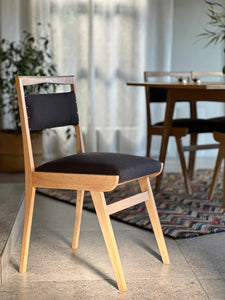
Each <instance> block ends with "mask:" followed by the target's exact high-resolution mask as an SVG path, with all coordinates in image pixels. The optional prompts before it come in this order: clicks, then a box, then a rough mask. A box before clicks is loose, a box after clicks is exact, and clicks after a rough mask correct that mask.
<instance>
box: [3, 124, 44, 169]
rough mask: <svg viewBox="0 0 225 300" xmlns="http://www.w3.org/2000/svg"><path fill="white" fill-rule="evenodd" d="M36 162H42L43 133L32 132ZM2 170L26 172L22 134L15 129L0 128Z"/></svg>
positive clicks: (38, 163) (36, 163)
mask: <svg viewBox="0 0 225 300" xmlns="http://www.w3.org/2000/svg"><path fill="white" fill-rule="evenodd" d="M31 142H32V149H33V155H34V164H35V166H38V165H40V164H41V162H42V154H43V145H42V134H41V133H39V132H32V133H31ZM0 172H7V173H8V172H24V157H23V142H22V134H16V133H15V131H14V130H4V129H3V130H0Z"/></svg>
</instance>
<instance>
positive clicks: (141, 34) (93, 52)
mask: <svg viewBox="0 0 225 300" xmlns="http://www.w3.org/2000/svg"><path fill="white" fill-rule="evenodd" d="M2 1H5V3H9V1H7V0H2ZM13 2H17V1H16V0H12V7H13ZM38 22H41V23H42V25H43V26H42V30H43V33H47V34H49V36H50V37H51V45H52V49H53V52H54V59H55V62H56V64H57V69H58V74H59V75H69V74H74V75H75V77H76V93H77V98H78V105H79V111H80V121H81V125H82V128H83V134H84V140H85V147H86V151H113V152H124V153H133V154H139V155H145V147H146V109H145V93H144V88H141V87H139V88H135V87H131V86H127V85H126V82H127V81H136V80H143V72H144V71H145V70H159V69H160V70H170V66H171V51H172V33H173V0H167V1H164V0H114V1H105V0H89V1H87V0H67V1H62V0H30V1H28V0H20V22H19V26H20V28H21V30H23V29H24V28H26V29H28V30H31V31H35V30H36V24H37V23H38ZM48 24H50V25H51V27H50V28H49V27H48V26H47V25H48ZM157 113H159V112H157ZM44 145H45V156H46V158H47V159H48V158H54V157H57V156H60V155H62V154H63V155H64V154H70V153H72V152H73V151H74V140H73V139H70V140H67V139H66V136H65V134H64V131H62V130H59V131H57V134H55V132H54V133H50V134H48V135H44ZM156 148H157V147H156ZM156 148H155V150H154V149H153V151H154V152H156V154H158V151H159V148H157V149H156Z"/></svg>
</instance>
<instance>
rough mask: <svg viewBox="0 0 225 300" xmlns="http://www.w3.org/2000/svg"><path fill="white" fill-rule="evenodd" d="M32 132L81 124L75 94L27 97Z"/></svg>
mask: <svg viewBox="0 0 225 300" xmlns="http://www.w3.org/2000/svg"><path fill="white" fill-rule="evenodd" d="M25 100H26V106H27V114H28V122H29V127H30V131H37V130H42V129H46V128H52V127H60V126H66V125H77V124H78V123H79V118H78V113H77V103H76V96H75V93H74V92H73V91H72V92H68V93H56V94H38V95H28V96H26V97H25Z"/></svg>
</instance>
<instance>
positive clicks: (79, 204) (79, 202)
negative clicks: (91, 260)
mask: <svg viewBox="0 0 225 300" xmlns="http://www.w3.org/2000/svg"><path fill="white" fill-rule="evenodd" d="M84 192H85V191H77V200H76V213H75V222H74V230H73V241H72V249H77V248H78V243H79V236H80V224H81V218H82V208H83V202H84Z"/></svg>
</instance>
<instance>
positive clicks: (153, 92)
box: [144, 71, 205, 194]
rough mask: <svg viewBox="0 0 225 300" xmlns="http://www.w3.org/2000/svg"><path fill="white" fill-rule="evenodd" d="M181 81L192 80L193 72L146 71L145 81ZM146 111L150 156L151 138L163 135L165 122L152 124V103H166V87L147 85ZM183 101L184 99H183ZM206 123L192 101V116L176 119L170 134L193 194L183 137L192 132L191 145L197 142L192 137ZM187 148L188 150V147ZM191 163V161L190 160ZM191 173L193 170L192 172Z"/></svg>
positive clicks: (183, 82) (185, 180) (187, 189)
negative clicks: (199, 116)
mask: <svg viewBox="0 0 225 300" xmlns="http://www.w3.org/2000/svg"><path fill="white" fill-rule="evenodd" d="M174 79H175V81H179V82H180V83H181V84H185V83H187V82H190V81H191V72H186V71H184V72H147V71H146V72H144V80H145V81H153V80H155V81H162V80H163V81H165V80H166V81H168V80H169V81H171V80H172V81H174ZM145 91H146V112H147V149H146V156H147V157H149V156H150V149H151V140H152V136H153V135H161V136H162V135H163V122H161V121H160V122H157V123H155V124H152V121H151V119H152V112H151V105H152V103H165V102H166V100H167V89H165V88H150V87H146V88H145ZM181 101H182V99H181ZM204 125H205V121H204V120H202V119H197V117H196V106H195V103H193V102H191V101H190V117H189V118H186V119H174V120H173V123H172V130H171V133H170V136H173V137H175V139H176V144H177V149H178V154H179V158H180V163H181V168H182V172H183V176H184V182H185V186H186V191H187V193H188V194H191V186H190V178H189V177H190V174H189V172H188V171H187V167H186V162H185V157H184V147H183V145H182V140H181V139H182V137H184V136H186V135H187V134H191V143H190V146H192V144H193V143H194V142H195V140H194V139H193V138H192V136H193V134H195V133H196V132H198V131H199V130H200V129H201V130H202V128H203V126H204ZM185 150H188V147H186V149H185ZM190 161H192V163H191V164H193V157H192V156H191V155H190ZM189 165H190V162H189ZM190 173H191V172H190Z"/></svg>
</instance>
